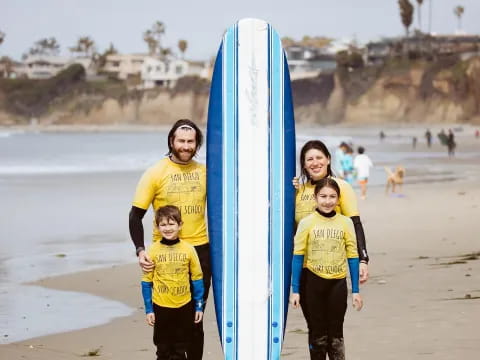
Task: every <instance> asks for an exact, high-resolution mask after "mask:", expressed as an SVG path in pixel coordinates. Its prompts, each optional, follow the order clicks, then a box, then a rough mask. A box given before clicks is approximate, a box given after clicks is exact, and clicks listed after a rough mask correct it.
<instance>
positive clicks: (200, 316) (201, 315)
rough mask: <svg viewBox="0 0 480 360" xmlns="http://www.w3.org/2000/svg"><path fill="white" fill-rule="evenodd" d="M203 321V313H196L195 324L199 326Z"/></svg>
mask: <svg viewBox="0 0 480 360" xmlns="http://www.w3.org/2000/svg"><path fill="white" fill-rule="evenodd" d="M202 319H203V311H195V324H198V323H199V322H200V321H202Z"/></svg>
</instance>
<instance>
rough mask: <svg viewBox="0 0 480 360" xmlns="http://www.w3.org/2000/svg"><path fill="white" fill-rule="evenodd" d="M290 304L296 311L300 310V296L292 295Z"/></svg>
mask: <svg viewBox="0 0 480 360" xmlns="http://www.w3.org/2000/svg"><path fill="white" fill-rule="evenodd" d="M290 304H292V307H293V308H294V309H298V307H299V306H300V294H295V293H294V294H292V295H290Z"/></svg>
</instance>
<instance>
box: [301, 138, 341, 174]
mask: <svg viewBox="0 0 480 360" xmlns="http://www.w3.org/2000/svg"><path fill="white" fill-rule="evenodd" d="M312 149H315V150H319V151H321V152H322V153H323V155H325V156H326V157H327V158H328V160H332V156H331V155H330V151H328V149H327V147H326V146H325V144H324V143H323V142H321V141H320V140H310V141H307V142H306V143H305V145H303V147H302V150H301V151H300V173H301V178H302V180H304V182H305V180H310V176H309V175H308V172H307V170H305V155H306V154H307V151H308V150H312ZM327 176H333V172H332V167H331V165H330V164H328V166H327Z"/></svg>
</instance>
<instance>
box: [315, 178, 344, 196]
mask: <svg viewBox="0 0 480 360" xmlns="http://www.w3.org/2000/svg"><path fill="white" fill-rule="evenodd" d="M324 187H329V188H331V189H333V190H335V192H336V193H337V196H338V197H340V186H338V183H337V182H336V181H335V180H333V178H331V177H325V178H323V179H320V180H318V181H317V183H316V184H315V190H314V191H313V193H314V195H315V197H317V195H318V193H319V192H320V190H322V189H323V188H324Z"/></svg>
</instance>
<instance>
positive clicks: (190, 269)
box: [142, 240, 203, 308]
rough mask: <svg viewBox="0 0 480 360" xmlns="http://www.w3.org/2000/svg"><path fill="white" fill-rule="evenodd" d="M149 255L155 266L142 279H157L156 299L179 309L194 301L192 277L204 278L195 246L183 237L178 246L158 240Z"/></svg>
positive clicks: (196, 278)
mask: <svg viewBox="0 0 480 360" xmlns="http://www.w3.org/2000/svg"><path fill="white" fill-rule="evenodd" d="M148 256H149V257H150V259H152V262H153V263H154V264H155V268H154V270H153V271H150V272H148V273H145V274H143V277H142V281H145V282H153V296H152V301H153V302H154V303H155V304H157V305H158V306H163V307H168V308H179V307H181V306H183V305H185V304H187V303H188V302H190V300H191V299H192V294H191V292H190V279H192V281H195V280H200V279H202V278H203V274H202V268H201V267H200V260H198V255H197V252H196V251H195V248H194V247H193V246H192V245H190V244H189V243H187V242H185V241H182V240H180V241H179V242H178V243H176V244H174V245H166V244H163V243H162V242H161V241H157V242H155V243H153V244H152V245H151V246H150V248H149V249H148Z"/></svg>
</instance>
